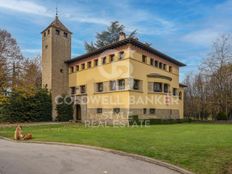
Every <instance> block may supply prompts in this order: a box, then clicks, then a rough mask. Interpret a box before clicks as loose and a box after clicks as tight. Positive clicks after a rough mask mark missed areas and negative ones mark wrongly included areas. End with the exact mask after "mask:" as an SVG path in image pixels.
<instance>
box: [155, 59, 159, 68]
mask: <svg viewBox="0 0 232 174" xmlns="http://www.w3.org/2000/svg"><path fill="white" fill-rule="evenodd" d="M158 66H159V62H158V61H157V60H156V61H155V67H157V68H158Z"/></svg>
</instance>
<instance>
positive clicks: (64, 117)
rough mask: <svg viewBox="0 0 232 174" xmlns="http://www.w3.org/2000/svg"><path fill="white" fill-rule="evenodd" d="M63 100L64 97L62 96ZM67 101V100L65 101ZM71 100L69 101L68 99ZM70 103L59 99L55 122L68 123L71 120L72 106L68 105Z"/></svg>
mask: <svg viewBox="0 0 232 174" xmlns="http://www.w3.org/2000/svg"><path fill="white" fill-rule="evenodd" d="M63 98H64V95H63ZM67 100H68V99H67ZM70 100H71V99H70ZM69 102H70V101H67V103H66V102H64V101H63V99H61V98H60V99H59V103H61V104H57V105H56V111H57V117H56V120H57V121H69V120H73V104H68V103H69Z"/></svg>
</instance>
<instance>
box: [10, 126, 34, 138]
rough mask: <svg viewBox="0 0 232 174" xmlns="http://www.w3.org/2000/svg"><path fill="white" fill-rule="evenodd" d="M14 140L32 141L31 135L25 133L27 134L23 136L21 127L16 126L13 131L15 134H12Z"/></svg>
mask: <svg viewBox="0 0 232 174" xmlns="http://www.w3.org/2000/svg"><path fill="white" fill-rule="evenodd" d="M14 139H15V140H30V139H32V134H31V133H27V134H25V135H23V133H22V126H20V125H17V127H16V129H15V133H14Z"/></svg>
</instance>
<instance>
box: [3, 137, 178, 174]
mask: <svg viewBox="0 0 232 174" xmlns="http://www.w3.org/2000/svg"><path fill="white" fill-rule="evenodd" d="M16 173H17V174H177V172H175V171H172V170H170V169H167V168H165V167H161V166H158V165H155V164H151V163H147V162H144V161H140V160H136V159H134V158H132V157H127V156H120V155H117V154H113V153H109V152H103V151H99V150H93V149H86V148H82V147H72V146H62V145H48V144H34V143H17V142H13V141H6V140H2V139H0V174H16Z"/></svg>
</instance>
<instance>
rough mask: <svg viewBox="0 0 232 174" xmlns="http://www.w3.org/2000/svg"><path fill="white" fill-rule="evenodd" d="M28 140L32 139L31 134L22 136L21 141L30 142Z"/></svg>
mask: <svg viewBox="0 0 232 174" xmlns="http://www.w3.org/2000/svg"><path fill="white" fill-rule="evenodd" d="M30 139H32V134H31V133H28V134H26V135H24V136H23V140H30Z"/></svg>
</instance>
